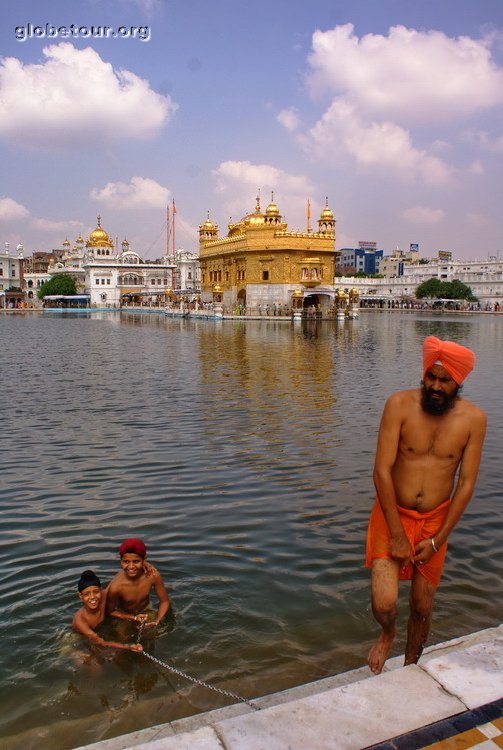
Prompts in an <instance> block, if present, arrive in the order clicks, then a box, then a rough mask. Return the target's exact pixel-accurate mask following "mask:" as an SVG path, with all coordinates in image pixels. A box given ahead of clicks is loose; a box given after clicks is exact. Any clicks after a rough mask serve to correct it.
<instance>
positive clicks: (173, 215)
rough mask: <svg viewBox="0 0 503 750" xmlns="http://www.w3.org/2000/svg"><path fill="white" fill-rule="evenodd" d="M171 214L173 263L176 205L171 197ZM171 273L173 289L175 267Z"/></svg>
mask: <svg viewBox="0 0 503 750" xmlns="http://www.w3.org/2000/svg"><path fill="white" fill-rule="evenodd" d="M171 215H172V220H171V228H172V232H173V263H175V216H176V206H175V200H174V199H173V206H172V209H171ZM171 275H172V280H173V281H172V283H173V289H174V288H175V269H174V268H173V270H172V271H171Z"/></svg>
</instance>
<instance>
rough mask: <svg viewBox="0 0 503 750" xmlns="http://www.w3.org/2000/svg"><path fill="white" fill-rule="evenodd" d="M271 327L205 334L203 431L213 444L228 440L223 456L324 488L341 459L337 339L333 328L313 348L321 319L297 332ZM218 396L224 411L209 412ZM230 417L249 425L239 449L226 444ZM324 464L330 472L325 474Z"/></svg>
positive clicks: (201, 336)
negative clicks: (338, 450)
mask: <svg viewBox="0 0 503 750" xmlns="http://www.w3.org/2000/svg"><path fill="white" fill-rule="evenodd" d="M264 325H266V326H267V328H266V329H265V328H264V326H263V325H262V324H252V325H250V323H244V322H243V323H239V324H237V325H232V328H231V326H227V325H225V326H224V327H213V326H212V327H209V326H206V327H204V328H201V329H200V330H198V349H199V362H200V368H201V382H202V388H203V389H207V390H208V394H209V396H208V399H204V400H203V401H202V403H201V410H200V416H201V428H202V429H203V430H204V432H205V434H206V436H207V439H208V440H210V442H212V443H213V442H221V450H222V451H223V453H225V454H226V455H227V452H229V451H230V452H231V453H232V457H233V459H236V460H239V461H245V462H246V463H247V464H248V465H250V466H251V467H252V468H253V473H255V472H257V471H258V472H264V473H265V475H266V476H269V474H270V473H271V478H274V479H275V481H280V482H281V483H285V482H286V483H290V482H292V484H297V485H298V484H299V483H301V484H303V483H304V482H307V483H308V484H309V485H310V486H312V487H314V486H318V485H319V484H320V483H323V482H325V481H327V479H328V477H329V476H331V467H333V465H334V461H335V460H336V454H335V453H334V443H333V435H334V428H335V430H337V424H338V421H339V417H338V414H337V409H336V402H337V391H336V388H335V387H334V385H335V380H336V377H335V373H334V362H333V358H334V351H335V347H334V345H335V340H334V338H333V336H332V335H331V332H329V329H328V328H327V327H325V331H326V334H325V333H321V336H323V338H326V346H325V345H321V346H320V342H319V341H318V342H316V345H313V342H312V341H311V340H310V330H309V329H310V328H312V327H313V326H316V321H312V324H311V323H307V322H306V326H305V330H302V327H299V328H298V329H296V330H295V331H292V328H290V327H289V326H288V327H285V326H284V325H283V324H276V325H275V324H273V323H271V322H268V323H267V324H264ZM318 325H319V326H321V325H322V324H321V323H318ZM324 343H325V342H324ZM215 391H219V392H221V393H222V397H221V398H222V401H221V403H222V408H221V412H220V413H219V414H215V411H214V408H213V407H210V408H207V407H206V403H208V404H214V400H213V398H212V397H211V396H212V395H213V394H214V392H215ZM227 420H230V422H231V423H234V422H235V421H236V420H238V421H239V423H240V424H241V425H242V428H241V430H240V431H239V433H238V436H237V437H234V442H233V445H232V446H228V445H227V444H226V441H225V434H226V429H227V428H226V421H227ZM329 436H331V437H330V438H329ZM342 440H343V437H342V434H341V441H342ZM314 464H316V466H317V468H316V469H315V467H314ZM320 466H321V467H323V466H324V467H325V468H324V469H323V470H322V471H321V473H320ZM322 475H323V476H322Z"/></svg>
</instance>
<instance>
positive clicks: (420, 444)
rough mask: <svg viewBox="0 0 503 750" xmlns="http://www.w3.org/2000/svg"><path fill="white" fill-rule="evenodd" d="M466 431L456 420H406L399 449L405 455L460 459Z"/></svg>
mask: <svg viewBox="0 0 503 750" xmlns="http://www.w3.org/2000/svg"><path fill="white" fill-rule="evenodd" d="M465 443H466V431H465V430H464V429H460V426H459V425H456V422H455V421H452V420H445V421H442V422H440V421H438V420H436V421H435V420H434V419H433V421H432V420H431V419H417V420H414V421H412V420H411V421H406V422H405V423H404V424H403V426H402V429H401V432H400V445H399V451H400V453H402V455H404V456H409V457H410V458H413V457H427V456H430V457H432V458H437V459H444V460H459V458H460V457H461V455H462V452H463V445H464V444H465Z"/></svg>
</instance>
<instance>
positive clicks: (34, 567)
mask: <svg viewBox="0 0 503 750" xmlns="http://www.w3.org/2000/svg"><path fill="white" fill-rule="evenodd" d="M499 326H500V321H499V320H497V319H495V318H492V317H485V316H484V317H473V318H470V317H468V316H466V317H465V316H463V317H456V318H455V319H454V318H447V316H438V317H435V316H434V315H432V314H428V315H424V316H421V317H420V316H415V315H408V314H400V313H397V314H393V315H386V314H380V313H372V312H369V313H365V314H364V315H362V316H361V317H360V318H359V319H358V320H356V321H344V322H341V323H339V322H334V323H329V324H328V323H326V322H321V321H305V322H302V323H300V324H299V325H297V324H290V323H284V322H281V323H279V322H274V321H270V322H266V321H257V322H253V323H252V322H248V323H245V322H243V321H236V322H230V321H223V322H222V321H221V322H214V321H191V320H176V319H166V318H164V317H162V316H159V315H154V314H138V313H124V314H122V315H119V314H101V315H94V314H93V315H92V316H90V317H89V316H86V317H84V316H82V317H81V316H77V317H75V316H73V317H72V316H61V315H57V316H56V315H55V316H52V317H50V316H45V315H44V317H43V318H41V317H35V316H30V317H22V316H8V317H7V316H3V317H1V318H0V333H1V335H2V342H3V345H4V357H3V359H2V362H1V363H0V367H1V369H2V375H3V378H2V383H3V396H4V422H3V430H2V433H1V440H2V458H3V470H2V479H1V488H0V492H1V494H0V503H1V509H2V518H3V525H2V531H1V532H0V560H1V562H2V564H3V570H4V578H3V586H2V589H1V590H0V602H1V605H2V611H3V613H4V617H3V643H4V648H3V650H2V656H1V659H2V672H1V674H2V678H1V681H0V690H1V695H2V704H3V709H4V710H3V714H2V724H1V727H0V733H1V734H2V735H3V736H4V738H5V740H4V743H3V744H4V746H5V747H19V746H23V747H27V748H29V747H31V746H33V747H34V746H35V743H36V745H37V748H42V749H43V748H44V747H47V748H49V747H50V748H51V749H52V748H53V747H54V746H55V742H54V737H55V734H54V732H55V731H56V729H55V728H54V727H55V725H56V724H57V725H58V726H57V729H58V732H59V734H58V747H59V748H61V750H64V748H65V747H71V746H72V743H73V745H75V744H82V743H83V742H84V740H85V742H91V741H94V740H97V739H99V738H100V737H104V736H113V735H115V734H119V733H121V732H125V731H131V730H134V729H137V728H140V727H142V726H148V725H149V724H154V723H160V722H164V721H169V720H170V719H172V718H176V717H178V716H182V715H188V714H190V713H193V712H195V711H199V710H205V709H209V708H214V707H215V706H216V705H220V704H221V698H219V697H218V696H216V695H215V694H211V693H209V692H208V691H206V690H204V689H203V688H200V687H197V686H193V685H192V684H189V683H187V682H186V681H184V680H183V679H182V678H179V677H176V676H173V675H171V674H169V673H166V672H165V671H163V670H161V669H159V668H158V667H157V666H156V665H152V664H150V663H149V662H147V660H142V659H141V658H139V657H137V655H134V654H120V655H116V654H115V655H112V656H110V657H106V658H105V657H103V659H102V660H101V662H100V663H98V664H89V665H86V666H85V667H84V668H82V667H77V666H76V665H75V663H74V660H73V658H72V655H71V649H70V651H69V650H68V648H67V646H68V644H67V641H66V640H65V634H66V633H67V624H68V623H69V621H70V620H71V615H72V614H73V611H74V610H75V608H76V606H77V599H76V595H75V586H76V580H77V578H78V575H79V574H80V572H81V570H82V569H83V568H84V567H89V566H90V564H93V565H95V566H96V567H97V571H98V572H99V574H100V576H101V577H102V578H103V580H104V581H108V580H109V579H110V578H111V576H112V575H113V573H114V572H115V570H116V569H117V547H118V544H119V543H120V541H121V540H122V539H123V538H125V537H126V536H130V535H131V533H132V532H134V534H135V535H138V536H143V537H144V538H145V540H146V541H147V544H148V546H149V550H150V557H151V559H152V561H153V562H154V563H155V564H157V565H158V566H159V567H160V569H161V572H162V574H163V578H165V580H166V582H167V585H168V587H169V590H170V594H171V596H172V600H173V603H174V606H175V609H176V625H175V627H174V629H173V630H172V631H171V632H166V633H164V634H162V635H161V637H160V638H159V639H158V640H157V642H156V644H155V649H156V651H155V653H156V656H159V658H161V659H164V660H167V661H169V662H172V663H175V664H176V665H177V666H179V667H180V668H182V669H183V670H185V671H187V672H189V673H190V674H193V675H194V676H195V677H200V678H202V679H203V680H207V681H210V682H213V681H214V682H215V683H216V684H218V685H221V686H224V687H227V688H228V689H231V690H233V691H235V692H239V693H241V694H244V695H246V696H253V695H259V694H263V693H266V692H270V691H273V690H278V689H282V688H284V687H289V686H292V685H294V684H298V683H300V682H303V681H305V680H310V679H316V678H319V677H323V676H325V675H327V674H333V673H335V672H340V671H344V670H347V669H350V668H353V667H358V666H361V664H362V663H363V662H364V659H365V655H366V652H367V650H368V647H369V645H370V643H371V642H372V640H373V637H374V634H375V632H376V631H375V626H374V623H373V620H372V616H371V614H370V612H369V607H368V576H367V573H366V571H365V570H364V569H363V568H362V558H363V540H364V534H365V525H366V520H367V517H368V512H369V508H370V505H371V502H372V494H373V488H372V482H371V476H370V474H371V466H372V462H373V452H374V448H375V436H376V429H377V425H378V420H379V416H380V412H381V409H382V405H383V403H384V399H385V398H386V396H387V395H388V394H389V393H390V392H391V391H393V390H395V389H397V388H405V387H409V386H410V387H413V386H415V385H416V384H417V383H418V382H419V380H420V377H421V361H420V359H421V355H420V345H421V342H422V340H423V338H424V336H426V335H429V334H433V335H437V336H440V337H443V338H454V339H456V340H460V341H462V342H463V343H465V344H467V345H468V346H472V347H473V348H474V349H475V350H476V352H477V355H478V362H477V367H476V371H475V373H474V375H473V376H472V377H471V378H469V379H468V380H467V382H466V385H465V394H466V396H467V397H468V398H470V399H472V400H474V401H475V402H476V403H478V404H479V405H480V406H481V407H482V408H486V409H487V410H488V411H489V417H490V424H489V434H488V439H487V448H486V452H485V454H484V459H483V466H482V470H481V481H480V482H479V486H478V489H477V493H476V497H475V498H474V500H473V502H472V504H471V505H470V507H469V509H468V511H467V513H466V516H465V518H464V519H463V522H462V524H461V525H460V527H459V529H458V530H457V531H456V532H455V533H454V534H453V537H452V541H451V548H450V555H449V557H448V561H447V566H446V571H445V577H444V582H443V584H442V586H441V589H440V591H439V594H438V597H437V598H438V604H437V608H436V611H435V617H434V624H433V631H432V639H433V640H434V641H439V640H444V639H446V638H450V637H454V636H456V635H461V634H462V633H466V632H469V631H472V630H477V629H479V628H483V627H486V626H490V625H494V624H496V623H498V622H499V621H500V619H501V609H500V605H499V602H500V601H501V594H502V583H501V578H500V575H499V538H498V534H497V529H496V525H495V524H494V518H496V517H497V513H498V510H499V509H498V508H497V507H496V503H497V498H498V497H499V484H500V478H501V477H500V469H499V451H500V448H499V446H500V445H501V439H502V434H501V432H502V426H501V425H502V420H501V410H502V409H501V407H502V395H501V389H499V381H498V377H499V373H498V370H497V368H496V367H495V359H494V356H495V354H494V353H495V352H496V351H498V350H499V340H500V335H501V332H500V329H499ZM12 362H16V363H19V368H18V369H19V371H20V372H21V373H22V376H21V377H20V378H19V380H21V384H20V383H19V382H16V381H15V379H14V378H13V377H12ZM20 385H21V387H20ZM467 550H468V557H467ZM402 617H403V614H402ZM401 631H402V633H403V622H402V623H401ZM401 648H403V640H402V641H398V642H397V644H396V652H397V653H398V652H399V651H400V649H401ZM97 717H99V719H97ZM62 720H65V721H66V720H69V721H68V723H65V724H64V725H62V724H61V721H62ZM40 727H42V728H43V730H42V731H41V732H39V731H38V729H37V728H40ZM21 733H22V734H21ZM14 736H15V739H6V738H7V737H14ZM9 743H10V744H9Z"/></svg>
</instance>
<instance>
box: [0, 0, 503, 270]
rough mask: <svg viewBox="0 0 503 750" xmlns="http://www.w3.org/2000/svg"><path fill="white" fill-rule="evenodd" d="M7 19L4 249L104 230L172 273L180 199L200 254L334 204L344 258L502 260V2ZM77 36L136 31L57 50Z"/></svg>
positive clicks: (0, 131) (72, 11)
mask: <svg viewBox="0 0 503 750" xmlns="http://www.w3.org/2000/svg"><path fill="white" fill-rule="evenodd" d="M0 13H1V20H2V23H1V26H0V28H1V30H0V55H1V61H0V155H1V161H2V170H1V185H0V230H1V236H2V240H1V241H2V243H5V242H9V243H10V246H11V248H14V247H15V246H16V245H17V244H18V243H23V245H24V248H25V253H28V254H30V253H31V252H32V251H33V250H35V249H39V250H50V249H51V248H53V247H58V246H61V242H62V241H63V239H65V237H68V238H69V239H70V240H71V241H73V240H74V239H75V238H76V237H77V235H78V234H79V232H81V233H82V234H83V236H86V235H87V234H88V233H89V232H90V231H91V230H92V229H93V228H94V227H95V225H96V216H97V215H98V214H101V217H102V226H103V227H104V228H105V229H106V230H107V231H108V232H109V233H110V235H111V237H112V238H113V239H115V238H116V237H118V239H119V242H120V241H121V240H122V239H123V238H124V237H127V238H128V240H129V241H130V243H131V245H132V246H133V248H134V249H135V250H137V251H138V252H139V253H140V254H141V255H143V256H144V257H146V258H155V257H159V256H160V255H162V253H163V252H164V248H165V245H166V239H165V213H166V211H165V207H166V205H168V204H171V203H172V201H173V200H175V202H176V207H177V217H176V219H177V221H176V245H177V247H183V248H185V249H187V250H191V251H197V250H198V235H197V228H198V225H199V224H200V223H201V222H203V221H204V220H205V219H206V216H207V214H208V211H209V212H210V216H211V218H212V219H213V220H214V221H216V222H217V223H218V224H219V227H220V234H225V233H226V231H227V223H228V222H229V220H230V219H231V218H232V220H233V221H237V220H238V219H239V218H241V216H243V215H244V214H246V213H248V212H250V211H252V210H253V209H254V206H255V196H256V195H257V191H258V190H260V195H261V203H262V207H263V208H265V207H266V206H267V204H268V202H269V200H270V198H271V192H272V191H274V200H275V202H276V203H277V204H278V207H279V209H280V211H281V213H282V215H283V216H284V218H285V219H286V221H288V224H289V228H290V229H292V230H303V229H305V226H306V206H307V200H308V199H309V200H310V202H311V207H312V208H311V215H312V221H315V220H316V218H317V216H318V215H319V212H320V211H321V210H322V208H323V207H324V205H325V197H326V196H328V203H329V206H330V208H332V210H333V211H334V214H335V218H336V220H337V242H336V244H337V247H339V248H341V247H354V246H357V245H358V242H359V241H373V242H376V243H377V245H378V247H380V248H382V249H383V250H384V251H385V253H391V252H392V251H393V250H394V249H395V248H396V247H397V246H398V247H400V249H402V250H407V249H408V247H409V245H410V243H419V245H420V253H421V255H422V256H432V255H434V254H436V252H437V251H438V250H451V251H452V252H453V254H454V257H455V258H460V259H461V258H487V257H488V255H498V253H499V254H500V255H503V252H502V251H503V233H502V220H501V213H502V212H501V196H500V194H501V174H502V162H503V118H502V112H503V2H502V0H350V1H346V0H340V1H339V2H337V1H334V2H328V0H310V1H309V2H302V1H300V0H299V2H297V3H295V2H292V0H269V2H263V0H256V1H255V2H242V1H241V0H233V1H232V2H231V0H214V1H213V2H208V0H173V1H171V0H78V1H77V0H59V1H58V0H54V1H53V2H45V3H40V2H39V0H37V1H35V0H16V2H15V3H2V8H1V11H0ZM29 24H31V27H30V26H29ZM46 24H48V26H47V27H46ZM72 24H73V25H74V27H77V28H80V27H85V28H87V29H90V27H98V26H99V27H104V26H108V27H110V29H111V30H112V31H114V32H116V33H122V34H125V31H121V32H119V29H130V28H131V27H136V28H138V29H140V31H139V32H136V36H135V37H132V35H131V34H130V33H129V35H128V36H116V37H115V38H113V37H110V36H109V37H107V38H97V37H93V36H84V35H85V34H86V31H85V29H84V31H83V33H82V35H80V34H78V35H77V32H74V33H72V34H71V35H69V36H67V37H65V36H63V33H60V32H59V31H58V32H57V33H54V32H55V30H58V29H60V28H61V27H66V28H68V29H69V27H70V26H71V25H72ZM33 27H39V29H40V30H42V31H43V32H46V31H48V32H49V33H45V36H42V35H41V31H40V30H39V31H31V32H30V29H33ZM16 30H17V31H16ZM51 33H52V36H51V35H50V34H51ZM139 36H142V37H143V38H139ZM16 37H18V38H16ZM22 37H26V38H24V39H22Z"/></svg>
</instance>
